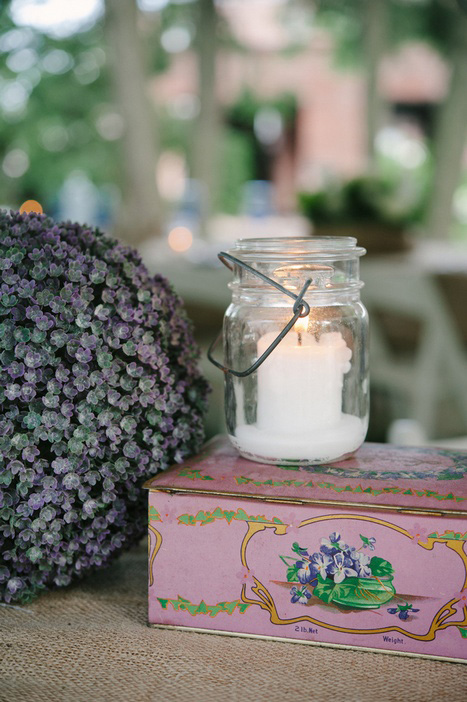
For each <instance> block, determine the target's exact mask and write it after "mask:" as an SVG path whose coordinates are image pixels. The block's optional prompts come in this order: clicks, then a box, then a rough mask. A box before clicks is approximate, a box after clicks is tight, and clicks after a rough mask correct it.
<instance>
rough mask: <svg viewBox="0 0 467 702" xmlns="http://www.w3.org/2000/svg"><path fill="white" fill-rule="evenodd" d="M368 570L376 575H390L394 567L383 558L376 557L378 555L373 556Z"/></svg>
mask: <svg viewBox="0 0 467 702" xmlns="http://www.w3.org/2000/svg"><path fill="white" fill-rule="evenodd" d="M370 570H371V574H372V575H376V576H378V577H382V576H385V575H392V574H393V573H394V568H393V567H392V565H391V564H390V563H389V561H386V560H385V559H384V558H378V556H373V558H372V559H371V561H370Z"/></svg>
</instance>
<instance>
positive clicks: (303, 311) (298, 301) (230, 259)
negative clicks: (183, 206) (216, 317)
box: [207, 251, 313, 378]
mask: <svg viewBox="0 0 467 702" xmlns="http://www.w3.org/2000/svg"><path fill="white" fill-rule="evenodd" d="M218 257H219V259H220V261H222V263H223V264H224V266H227V268H229V270H231V271H232V270H233V266H232V265H230V264H231V263H232V264H236V265H237V266H240V267H241V268H243V269H244V270H246V271H248V272H249V273H252V274H253V275H255V276H257V277H258V278H261V280H262V281H264V282H265V283H268V284H269V285H272V286H273V287H274V288H276V290H279V292H282V293H284V295H288V296H289V297H291V298H292V299H293V300H294V301H295V302H294V305H293V311H294V315H293V317H292V319H291V320H290V321H289V322H288V323H287V324H286V325H285V327H284V328H283V329H282V331H281V332H280V333H279V334H278V335H277V336H276V338H275V339H274V341H273V342H272V343H271V344H270V345H269V346H268V348H267V349H266V351H265V352H264V353H263V354H262V355H261V356H260V357H259V358H258V359H257V360H256V361H255V362H254V363H253V365H251V366H250V367H249V368H247V369H246V370H244V371H236V370H233V369H232V368H227V366H224V365H223V364H222V363H220V362H219V361H216V359H215V358H214V357H213V355H212V354H213V352H214V349H215V348H216V346H217V344H218V343H219V341H220V339H221V337H222V331H221V332H220V333H219V335H218V336H217V338H216V339H214V341H213V342H212V344H211V345H210V346H209V349H208V353H207V356H208V359H209V360H210V361H211V363H212V364H214V365H215V366H216V367H217V368H220V370H221V371H223V372H224V373H230V375H234V376H235V377H236V378H246V376H248V375H251V373H254V372H255V371H256V370H258V368H259V367H260V365H261V364H262V363H264V361H265V360H266V359H267V357H268V356H269V355H270V354H271V353H272V352H273V351H274V349H275V348H276V346H278V344H280V342H281V341H282V339H283V338H284V337H285V335H286V334H288V333H289V331H290V330H291V329H292V327H293V326H294V324H295V323H296V321H297V320H298V319H299V318H300V317H306V316H308V315H309V314H310V305H309V304H308V302H306V300H304V299H303V297H304V295H305V294H306V292H307V290H308V288H309V287H310V285H311V283H312V282H313V279H312V278H309V279H308V280H307V281H306V283H305V285H304V286H303V288H302V289H301V290H300V292H299V294H298V295H295V293H293V292H291V291H290V290H287V289H286V288H284V286H283V285H281V284H280V283H278V282H276V281H275V280H273V279H272V278H268V276H267V275H264V273H260V271H257V270H256V269H255V268H252V267H251V266H249V265H248V264H247V263H245V262H244V261H241V260H240V259H238V258H235V256H231V255H230V254H228V253H225V251H221V252H220V253H219V254H218Z"/></svg>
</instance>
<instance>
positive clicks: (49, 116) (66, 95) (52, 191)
mask: <svg viewBox="0 0 467 702" xmlns="http://www.w3.org/2000/svg"><path fill="white" fill-rule="evenodd" d="M0 26H1V34H0V115H1V121H2V128H1V129H0V163H2V162H4V159H5V157H6V156H7V155H8V154H9V153H10V152H11V151H12V150H19V151H20V152H24V153H25V154H26V156H27V159H28V160H29V168H27V170H26V171H25V172H24V174H21V176H20V177H9V176H8V175H6V173H5V172H4V170H3V169H0V199H1V201H2V204H8V205H13V206H17V205H18V204H20V203H21V202H22V201H23V200H25V199H27V198H34V199H37V200H39V201H40V202H42V203H43V204H45V205H46V206H47V205H48V204H50V203H52V202H53V200H54V198H55V196H56V193H57V191H58V189H59V188H60V186H61V185H62V183H63V181H64V180H65V178H66V176H67V175H68V174H69V173H70V172H72V171H73V170H76V169H81V170H83V171H85V172H86V173H87V174H88V176H89V177H90V179H91V180H92V181H93V182H94V183H96V184H97V185H99V184H103V183H109V182H114V181H115V173H116V172H117V163H118V156H117V154H116V150H115V146H114V144H113V143H112V141H111V140H108V139H105V138H103V137H102V135H101V134H100V133H99V131H98V125H99V123H100V121H101V122H102V120H103V123H104V124H105V117H106V115H107V116H108V114H112V105H111V97H110V88H109V82H110V81H109V76H108V71H107V65H106V53H105V48H104V46H105V45H104V41H103V30H102V26H101V24H99V23H98V24H96V25H95V26H94V27H93V28H92V29H91V30H89V31H87V32H83V33H80V34H76V35H75V36H72V37H70V38H67V39H60V40H59V39H53V38H51V37H49V36H47V35H45V34H42V33H40V32H38V31H35V30H34V29H31V28H25V27H16V26H15V25H14V24H13V22H12V20H11V19H10V17H9V14H8V10H7V7H5V6H3V8H1V9H0ZM8 170H9V169H7V171H8ZM10 170H11V169H10ZM13 173H14V169H13Z"/></svg>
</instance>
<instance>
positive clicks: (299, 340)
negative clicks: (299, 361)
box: [297, 332, 302, 346]
mask: <svg viewBox="0 0 467 702" xmlns="http://www.w3.org/2000/svg"><path fill="white" fill-rule="evenodd" d="M297 334H298V345H299V346H301V345H302V333H301V332H297Z"/></svg>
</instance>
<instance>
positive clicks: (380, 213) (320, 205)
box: [299, 176, 424, 228]
mask: <svg viewBox="0 0 467 702" xmlns="http://www.w3.org/2000/svg"><path fill="white" fill-rule="evenodd" d="M402 189H404V183H403V182H402V181H400V180H396V179H393V178H388V177H381V176H380V177H377V176H376V177H375V176H364V177H360V178H353V179H352V180H349V181H347V182H346V183H343V184H337V183H335V184H330V185H328V186H327V187H326V188H324V189H323V190H318V191H316V192H312V193H300V194H299V205H300V208H301V210H302V212H303V213H304V214H305V216H306V217H308V218H309V219H310V220H311V221H312V222H313V223H314V224H318V225H319V224H333V225H335V224H339V225H340V224H343V225H348V224H362V223H365V222H371V223H379V224H384V225H387V226H389V227H394V228H400V227H408V226H410V225H413V224H416V223H418V222H420V221H421V219H422V216H423V212H424V202H423V197H421V196H419V197H412V198H411V199H410V200H409V201H407V198H404V196H403V193H402V192H401V190H402Z"/></svg>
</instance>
